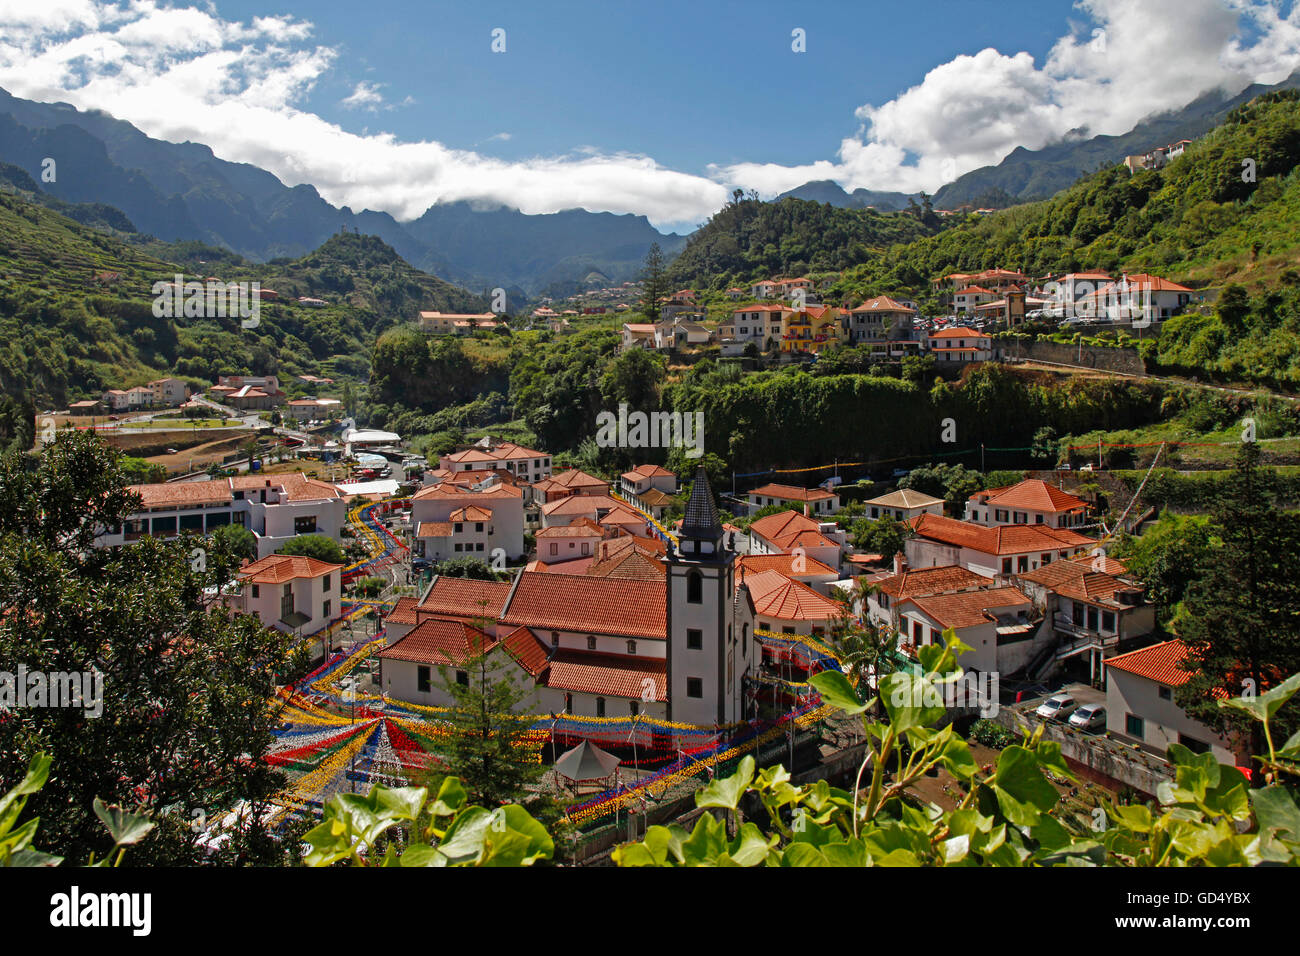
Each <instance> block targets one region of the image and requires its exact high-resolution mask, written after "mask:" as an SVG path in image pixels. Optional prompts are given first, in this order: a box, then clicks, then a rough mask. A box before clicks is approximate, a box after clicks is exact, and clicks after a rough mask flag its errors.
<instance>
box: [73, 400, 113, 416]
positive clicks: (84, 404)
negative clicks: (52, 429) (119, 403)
mask: <svg viewBox="0 0 1300 956" xmlns="http://www.w3.org/2000/svg"><path fill="white" fill-rule="evenodd" d="M107 411H108V408H107V406H105V405H104V403H103V402H101V401H97V400H94V399H85V400H83V401H80V402H73V403H72V404H71V405H69V406H68V414H69V415H103V414H105V413H106V412H107Z"/></svg>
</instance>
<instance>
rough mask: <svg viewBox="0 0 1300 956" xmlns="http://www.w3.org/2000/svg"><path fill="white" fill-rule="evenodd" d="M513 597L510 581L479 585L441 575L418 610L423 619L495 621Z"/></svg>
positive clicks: (470, 580)
mask: <svg viewBox="0 0 1300 956" xmlns="http://www.w3.org/2000/svg"><path fill="white" fill-rule="evenodd" d="M509 593H510V583H509V582H508V581H479V580H477V579H475V578H449V577H446V576H445V575H441V574H440V575H438V577H436V578H434V579H433V584H432V585H430V587H429V591H428V593H427V594H426V595H425V596H424V598H423V599H422V600H421V601H420V605H419V608H418V613H419V617H420V618H421V619H423V618H425V617H428V616H438V615H440V616H442V617H455V618H472V619H478V618H480V617H485V618H488V619H489V620H495V619H496V618H497V617H499V616H500V614H501V607H502V605H504V604H505V602H506V597H507V595H509Z"/></svg>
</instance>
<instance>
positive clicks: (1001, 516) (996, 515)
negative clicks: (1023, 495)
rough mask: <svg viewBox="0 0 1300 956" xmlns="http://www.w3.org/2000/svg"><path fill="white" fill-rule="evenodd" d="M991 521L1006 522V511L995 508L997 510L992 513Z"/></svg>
mask: <svg viewBox="0 0 1300 956" xmlns="http://www.w3.org/2000/svg"><path fill="white" fill-rule="evenodd" d="M993 520H994V521H1006V520H1007V513H1006V511H1005V510H1004V509H1002V508H997V509H995V510H994V512H993Z"/></svg>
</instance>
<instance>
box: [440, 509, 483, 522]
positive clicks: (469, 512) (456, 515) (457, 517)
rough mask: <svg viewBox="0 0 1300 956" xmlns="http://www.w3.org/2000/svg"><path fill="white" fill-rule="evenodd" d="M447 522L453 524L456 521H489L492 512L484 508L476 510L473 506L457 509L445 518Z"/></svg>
mask: <svg viewBox="0 0 1300 956" xmlns="http://www.w3.org/2000/svg"><path fill="white" fill-rule="evenodd" d="M447 520H449V521H451V522H453V523H454V522H457V521H491V520H492V512H490V511H488V510H487V509H486V508H478V507H475V506H474V505H469V506H468V507H465V508H457V509H456V510H455V511H453V512H452V513H451V514H449V515H448V516H447Z"/></svg>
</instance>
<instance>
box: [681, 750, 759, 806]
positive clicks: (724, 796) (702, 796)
mask: <svg viewBox="0 0 1300 956" xmlns="http://www.w3.org/2000/svg"><path fill="white" fill-rule="evenodd" d="M753 779H754V758H753V757H751V756H749V755H746V756H745V757H744V758H742V759H741V761H740V765H739V766H737V767H736V772H735V773H733V774H732V775H731V776H729V777H724V778H722V779H718V780H711V781H709V784H708V786H706V787H702V788H701V789H700V791H699V792H698V793H696V795H695V805H696V806H697V807H722V808H724V809H727V810H734V809H736V806H737V805H738V804H739V803H740V798H741V797H743V796H744V795H745V791H746V790H747V789H749V784H750V782H751V781H752V780H753Z"/></svg>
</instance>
